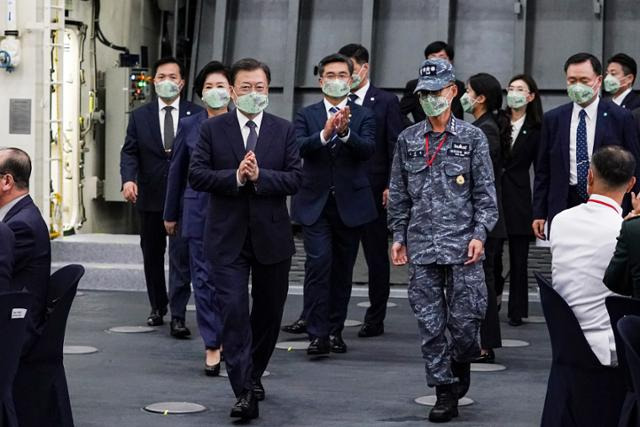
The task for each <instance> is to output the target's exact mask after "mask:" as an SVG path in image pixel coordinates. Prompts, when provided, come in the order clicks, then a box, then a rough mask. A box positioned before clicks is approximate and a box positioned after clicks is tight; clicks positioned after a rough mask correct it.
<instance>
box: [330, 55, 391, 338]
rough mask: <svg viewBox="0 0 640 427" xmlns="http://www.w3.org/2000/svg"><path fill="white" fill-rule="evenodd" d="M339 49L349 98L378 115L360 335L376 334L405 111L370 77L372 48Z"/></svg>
mask: <svg viewBox="0 0 640 427" xmlns="http://www.w3.org/2000/svg"><path fill="white" fill-rule="evenodd" d="M338 53H341V54H343V55H344V56H347V57H348V58H350V59H351V60H352V61H353V78H354V79H355V81H353V82H352V84H351V93H350V94H349V99H350V100H351V102H354V103H355V104H357V105H361V106H363V107H365V108H368V109H370V110H371V111H373V113H374V114H375V118H376V150H375V153H374V154H373V157H371V159H369V161H368V162H367V175H368V177H369V182H370V183H371V189H372V190H373V199H374V201H375V204H376V208H377V210H378V217H377V218H376V219H375V220H373V221H372V222H370V223H369V224H366V225H365V226H364V229H363V233H362V248H363V250H364V256H365V258H366V260H367V268H368V270H369V301H370V303H371V306H370V307H369V308H368V309H367V313H366V314H365V316H364V324H363V325H362V328H361V329H360V331H359V332H358V336H359V337H362V338H365V337H374V336H377V335H381V334H382V333H384V324H383V322H384V318H385V315H386V311H387V300H388V299H389V280H390V277H389V276H390V263H389V231H388V229H387V199H388V197H389V173H390V172H391V161H392V160H393V149H394V147H395V144H396V140H397V139H398V134H399V133H400V132H401V131H402V128H403V125H402V114H401V113H400V103H399V102H398V98H397V97H396V96H395V95H394V94H392V93H390V92H386V91H384V90H381V89H378V88H377V87H375V86H374V85H373V84H371V82H370V80H369V52H368V51H367V49H366V48H365V47H364V46H362V45H359V44H348V45H346V46H343V47H342V48H341V49H340V50H339V51H338Z"/></svg>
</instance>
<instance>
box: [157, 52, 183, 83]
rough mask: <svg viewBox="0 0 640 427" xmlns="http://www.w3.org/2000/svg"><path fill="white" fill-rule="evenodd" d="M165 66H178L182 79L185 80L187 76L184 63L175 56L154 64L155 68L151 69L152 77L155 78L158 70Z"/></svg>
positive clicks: (159, 60) (161, 59)
mask: <svg viewBox="0 0 640 427" xmlns="http://www.w3.org/2000/svg"><path fill="white" fill-rule="evenodd" d="M165 64H176V65H177V66H178V68H179V69H180V78H181V79H184V76H185V74H186V71H185V69H184V65H182V63H181V62H180V61H178V60H177V59H176V58H174V57H173V56H165V57H164V58H160V59H158V60H157V61H156V62H154V63H153V66H152V67H151V76H152V77H155V75H156V73H157V72H158V68H160V67H161V66H162V65H165Z"/></svg>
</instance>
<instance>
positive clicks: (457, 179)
mask: <svg viewBox="0 0 640 427" xmlns="http://www.w3.org/2000/svg"><path fill="white" fill-rule="evenodd" d="M456 184H458V185H463V184H464V176H462V175H458V177H457V178H456Z"/></svg>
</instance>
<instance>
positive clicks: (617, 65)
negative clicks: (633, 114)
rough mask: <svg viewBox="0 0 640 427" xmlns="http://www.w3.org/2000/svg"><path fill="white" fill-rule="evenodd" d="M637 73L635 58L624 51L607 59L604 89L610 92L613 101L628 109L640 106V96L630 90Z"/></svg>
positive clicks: (631, 109)
mask: <svg viewBox="0 0 640 427" xmlns="http://www.w3.org/2000/svg"><path fill="white" fill-rule="evenodd" d="M637 73H638V65H637V64H636V61H635V59H633V58H632V57H630V56H629V55H627V54H626V53H616V54H615V55H613V56H612V57H611V58H609V60H608V61H607V75H606V77H605V78H604V82H603V83H604V90H605V92H607V93H609V94H611V101H613V103H615V104H616V105H619V106H621V107H622V108H626V109H627V110H630V111H633V110H635V109H637V108H638V107H640V96H639V95H638V94H637V93H635V92H633V91H632V89H633V83H635V81H636V74H637Z"/></svg>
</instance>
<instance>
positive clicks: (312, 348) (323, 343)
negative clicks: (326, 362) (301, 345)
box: [307, 338, 331, 356]
mask: <svg viewBox="0 0 640 427" xmlns="http://www.w3.org/2000/svg"><path fill="white" fill-rule="evenodd" d="M330 352H331V344H329V339H328V338H314V339H312V340H311V342H310V343H309V347H307V354H308V355H309V356H325V355H328V354H329V353H330Z"/></svg>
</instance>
